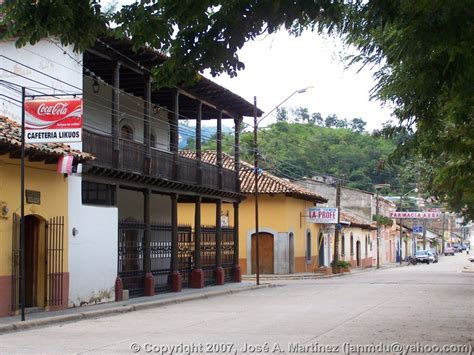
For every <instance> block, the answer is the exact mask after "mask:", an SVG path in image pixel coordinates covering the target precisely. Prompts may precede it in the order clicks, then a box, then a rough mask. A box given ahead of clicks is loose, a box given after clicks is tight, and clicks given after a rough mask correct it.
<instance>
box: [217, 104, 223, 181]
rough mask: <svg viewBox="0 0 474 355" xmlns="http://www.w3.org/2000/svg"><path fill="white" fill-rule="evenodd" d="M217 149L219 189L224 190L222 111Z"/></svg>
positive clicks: (219, 120) (218, 126) (218, 125)
mask: <svg viewBox="0 0 474 355" xmlns="http://www.w3.org/2000/svg"><path fill="white" fill-rule="evenodd" d="M216 140H217V142H216V147H217V157H216V160H217V169H218V170H217V173H218V180H217V181H218V187H219V189H221V190H222V187H223V182H222V111H221V112H219V117H218V118H217V134H216Z"/></svg>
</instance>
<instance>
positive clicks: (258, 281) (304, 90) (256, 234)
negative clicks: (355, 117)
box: [253, 86, 312, 285]
mask: <svg viewBox="0 0 474 355" xmlns="http://www.w3.org/2000/svg"><path fill="white" fill-rule="evenodd" d="M311 88H312V86H308V87H306V88H303V89H299V90H295V91H293V92H292V93H291V94H290V95H289V96H288V97H287V98H285V99H284V100H283V101H282V102H280V103H279V104H278V105H276V106H275V107H273V108H272V109H271V110H270V111H269V112H268V113H267V114H266V115H265V116H263V117H262V118H260V120H259V121H257V97H256V96H254V97H253V148H254V178H255V179H254V181H255V191H254V194H255V238H256V239H255V258H256V260H255V261H256V262H255V264H256V269H257V270H256V272H255V274H256V279H257V285H260V258H259V257H260V255H259V254H260V251H259V242H258V237H259V225H258V177H259V175H260V174H259V167H258V141H257V138H258V137H257V136H258V134H257V130H258V125H259V124H260V123H261V122H262V121H263V120H264V119H265V118H266V117H268V116H269V115H270V114H271V113H272V112H273V111H275V110H276V109H277V108H279V107H280V106H281V105H283V104H284V103H285V102H287V101H288V100H289V99H290V98H292V97H293V96H294V95H296V94H302V93H304V92H306V91H307V90H309V89H311Z"/></svg>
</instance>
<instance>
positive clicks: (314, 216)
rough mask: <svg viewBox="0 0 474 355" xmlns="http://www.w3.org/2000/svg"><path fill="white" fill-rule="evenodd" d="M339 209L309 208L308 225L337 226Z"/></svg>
mask: <svg viewBox="0 0 474 355" xmlns="http://www.w3.org/2000/svg"><path fill="white" fill-rule="evenodd" d="M338 212H339V211H338V209H337V208H335V207H310V208H308V216H307V218H308V219H307V220H308V223H320V224H336V223H337V217H338Z"/></svg>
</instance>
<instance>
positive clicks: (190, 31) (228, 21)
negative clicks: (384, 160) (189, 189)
mask: <svg viewBox="0 0 474 355" xmlns="http://www.w3.org/2000/svg"><path fill="white" fill-rule="evenodd" d="M4 12H5V16H4V18H3V20H2V23H3V25H4V26H5V28H6V31H5V32H4V33H3V35H2V36H3V37H7V36H11V37H13V36H18V37H17V38H18V40H17V44H18V45H24V44H26V43H33V44H34V43H36V42H38V41H39V40H40V39H41V38H44V37H48V36H56V37H58V38H59V39H60V41H61V43H62V44H74V45H75V48H76V49H77V50H80V49H83V48H86V47H88V46H91V45H93V44H94V42H95V39H96V38H97V37H98V36H100V35H104V34H106V33H110V34H112V35H114V36H118V37H127V38H130V39H131V40H132V41H133V43H134V46H135V47H136V48H140V47H142V46H144V45H150V46H152V47H154V48H157V49H159V50H162V51H164V52H165V53H167V54H169V55H170V56H171V57H170V59H169V60H167V61H166V62H165V63H164V64H163V65H161V66H160V67H159V68H157V69H156V70H155V71H154V72H155V76H156V82H157V83H158V85H162V86H165V85H168V86H169V85H175V84H177V83H180V82H182V81H192V80H196V78H197V76H196V72H199V71H202V70H204V69H209V70H210V72H211V74H213V75H217V74H219V73H222V72H227V73H228V74H229V75H230V76H231V77H233V76H235V75H237V72H238V71H239V70H242V69H243V68H244V67H245V66H244V63H242V62H241V61H240V60H239V57H238V55H237V51H238V50H239V49H240V48H242V46H243V45H244V44H245V42H247V41H250V40H253V39H255V38H256V37H257V36H259V35H261V34H263V33H273V32H275V31H277V30H279V29H281V28H284V29H286V30H287V31H288V32H290V33H291V34H294V35H298V34H300V33H301V32H302V31H305V30H313V31H318V32H325V33H330V34H334V35H340V36H342V38H344V40H345V41H346V43H347V44H349V45H353V46H355V47H356V48H357V49H358V51H359V54H357V55H356V56H354V57H353V59H352V61H351V64H352V65H357V64H361V65H376V66H380V69H379V70H378V71H377V73H376V79H377V84H376V86H375V87H374V89H373V92H372V94H373V97H376V98H379V99H381V100H383V101H387V102H390V103H391V104H392V105H393V106H394V108H395V109H394V114H395V116H396V117H397V118H398V121H399V123H398V128H400V129H406V130H409V131H410V132H411V133H412V134H411V135H410V136H407V137H409V138H408V139H407V140H406V141H404V142H403V144H401V145H400V146H399V149H398V153H399V154H398V155H399V156H401V155H403V154H405V155H406V156H409V155H413V154H415V153H416V154H419V155H420V156H421V157H422V158H423V159H424V160H425V161H426V162H427V163H428V164H429V166H430V168H431V169H430V171H429V174H428V176H429V178H427V179H426V181H425V188H426V189H429V191H431V193H432V194H434V195H435V196H437V197H438V198H439V199H440V200H442V201H446V202H448V203H449V205H450V206H451V207H452V208H453V209H454V210H456V211H463V213H464V214H465V215H467V216H469V217H470V218H471V219H474V184H472V181H473V174H474V156H473V154H472V152H473V151H474V140H473V139H472V137H473V136H474V123H473V122H474V117H473V108H474V103H473V94H472V82H474V65H473V63H474V51H472V48H473V41H474V21H472V19H473V18H474V7H473V6H472V0H456V1H451V0H432V1H401V0H399V1H396V0H387V1H378V0H367V1H360V0H347V1H343V0H335V1H327V0H314V1H287V0H263V1H256V0H249V1H236V0H213V1H210V0H201V1H186V2H185V3H184V4H183V2H176V1H173V0H161V1H152V0H149V1H137V2H134V3H132V4H130V5H125V6H122V8H120V9H119V10H118V11H115V12H112V13H110V14H107V13H105V12H103V11H101V7H100V4H99V2H98V1H97V0H92V1H90V0H62V1H28V0H21V1H18V0H6V2H5V4H4ZM111 21H113V23H114V27H113V28H110V27H109V26H108V23H109V22H111Z"/></svg>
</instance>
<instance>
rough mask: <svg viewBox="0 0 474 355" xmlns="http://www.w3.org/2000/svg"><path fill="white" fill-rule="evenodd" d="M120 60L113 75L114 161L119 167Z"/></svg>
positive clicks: (114, 164)
mask: <svg viewBox="0 0 474 355" xmlns="http://www.w3.org/2000/svg"><path fill="white" fill-rule="evenodd" d="M120 65H121V64H120V62H116V63H115V66H114V72H113V76H112V87H113V88H112V107H111V109H112V161H113V166H114V167H115V168H118V167H119V154H120Z"/></svg>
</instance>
